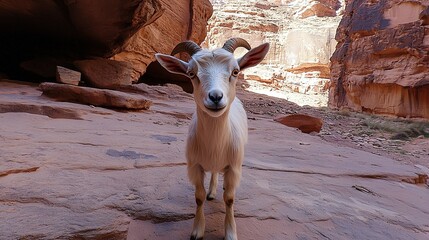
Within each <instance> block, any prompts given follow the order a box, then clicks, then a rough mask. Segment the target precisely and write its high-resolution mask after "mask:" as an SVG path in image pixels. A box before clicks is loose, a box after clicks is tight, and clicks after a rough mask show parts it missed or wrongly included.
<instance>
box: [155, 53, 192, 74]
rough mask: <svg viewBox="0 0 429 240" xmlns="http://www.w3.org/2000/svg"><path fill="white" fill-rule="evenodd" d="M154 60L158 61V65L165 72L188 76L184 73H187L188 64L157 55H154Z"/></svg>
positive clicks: (168, 56)
mask: <svg viewBox="0 0 429 240" xmlns="http://www.w3.org/2000/svg"><path fill="white" fill-rule="evenodd" d="M155 58H156V60H158V62H159V64H161V66H162V67H163V68H165V69H166V70H167V71H169V72H171V73H176V74H181V75H185V76H188V74H186V72H187V71H188V63H187V62H184V61H182V60H180V59H177V58H175V57H173V56H170V55H166V54H161V53H157V54H155Z"/></svg>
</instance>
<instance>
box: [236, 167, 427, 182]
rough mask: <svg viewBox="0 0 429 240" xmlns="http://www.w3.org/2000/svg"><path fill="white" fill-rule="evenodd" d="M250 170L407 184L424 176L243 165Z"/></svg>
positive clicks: (418, 180) (417, 174)
mask: <svg viewBox="0 0 429 240" xmlns="http://www.w3.org/2000/svg"><path fill="white" fill-rule="evenodd" d="M243 167H246V168H248V169H253V170H260V171H268V172H284V173H301V174H314V175H321V176H325V177H331V178H337V177H354V178H369V179H383V180H390V181H398V182H407V183H412V184H414V183H415V184H417V183H419V182H420V178H421V175H422V174H419V173H416V176H404V175H398V174H389V173H379V174H352V173H343V174H329V173H320V172H309V171H302V170H292V169H273V168H263V167H257V166H249V165H243Z"/></svg>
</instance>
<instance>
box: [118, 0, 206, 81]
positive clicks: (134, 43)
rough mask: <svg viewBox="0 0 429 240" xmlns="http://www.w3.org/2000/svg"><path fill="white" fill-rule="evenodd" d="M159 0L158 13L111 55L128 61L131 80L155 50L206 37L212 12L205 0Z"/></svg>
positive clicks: (135, 78)
mask: <svg viewBox="0 0 429 240" xmlns="http://www.w3.org/2000/svg"><path fill="white" fill-rule="evenodd" d="M160 1H161V4H162V6H163V8H164V12H163V14H162V16H161V17H160V18H158V19H157V20H156V21H154V22H153V23H152V24H150V25H148V26H146V27H144V28H142V29H140V30H139V31H138V32H137V33H136V34H135V35H134V36H133V37H132V38H131V39H130V40H129V41H128V43H127V45H126V46H125V48H124V50H123V51H122V52H120V53H118V54H116V55H115V56H113V57H112V59H114V60H119V61H126V62H129V63H131V64H132V66H133V75H132V76H133V79H134V80H137V79H138V78H139V77H140V76H141V75H142V74H144V73H145V72H146V68H147V66H148V65H149V64H150V63H152V62H154V61H155V57H154V54H155V53H158V52H159V53H165V54H170V53H171V51H172V50H173V48H174V47H175V46H176V45H177V44H178V43H179V42H182V41H185V40H192V41H194V42H197V43H201V42H202V41H203V40H204V38H205V37H206V26H207V21H208V19H209V18H210V16H211V15H212V12H213V9H212V5H211V4H210V2H209V0H202V1H194V0H191V1H190V2H189V1H182V0H174V1H170V0H160ZM155 74H156V73H155ZM170 76H171V75H170Z"/></svg>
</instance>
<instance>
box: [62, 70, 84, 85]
mask: <svg viewBox="0 0 429 240" xmlns="http://www.w3.org/2000/svg"><path fill="white" fill-rule="evenodd" d="M80 76H81V74H80V72H77V71H74V70H71V69H68V68H65V67H61V66H57V75H56V79H57V82H59V83H65V84H70V85H75V86H77V85H79V82H80Z"/></svg>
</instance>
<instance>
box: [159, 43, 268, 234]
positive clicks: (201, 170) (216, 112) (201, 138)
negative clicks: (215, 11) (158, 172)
mask: <svg viewBox="0 0 429 240" xmlns="http://www.w3.org/2000/svg"><path fill="white" fill-rule="evenodd" d="M238 47H245V48H246V49H247V50H249V51H248V52H247V53H246V54H245V55H244V56H243V57H241V58H239V59H235V58H234V56H233V53H234V51H235V49H236V48H238ZM268 49H269V44H268V43H264V44H262V45H260V46H258V47H256V48H253V49H251V47H250V45H249V43H248V42H246V41H245V40H244V39H242V38H231V39H229V40H228V41H226V42H225V44H224V45H223V47H222V48H218V49H215V50H212V51H210V50H206V49H202V48H201V47H200V46H198V45H197V44H196V43H194V42H192V41H186V42H182V43H179V44H178V45H177V46H176V47H175V48H174V49H173V51H172V53H171V56H170V55H165V54H160V53H157V54H155V57H156V59H157V60H158V62H159V63H160V64H161V66H163V67H164V68H165V69H166V70H168V71H169V72H171V73H175V74H181V75H184V76H187V77H188V78H190V79H191V81H192V85H193V87H194V92H193V94H194V100H195V103H196V111H195V113H194V115H193V117H192V121H191V124H190V127H189V134H188V138H187V143H186V158H187V167H188V176H189V180H190V181H191V183H192V184H194V186H195V199H196V203H197V210H196V214H195V219H194V225H193V230H192V233H191V240H193V239H197V240H198V239H202V238H203V236H204V229H205V218H204V211H203V203H204V200H205V199H206V198H207V200H212V199H214V198H215V195H216V189H217V182H218V173H219V172H223V174H224V185H223V186H224V193H223V199H224V202H225V205H226V216H225V239H227V240H233V239H234V240H235V239H237V231H236V224H235V219H234V210H233V203H234V197H235V190H236V188H237V186H238V184H239V181H240V177H241V168H242V163H243V158H244V145H245V144H246V142H247V115H246V112H245V110H244V108H243V105H242V103H241V101H240V100H239V99H238V98H237V97H236V83H237V78H238V74H239V72H240V71H241V70H244V69H246V68H248V67H252V66H255V65H257V64H259V63H260V62H261V61H262V59H263V58H264V57H265V55H266V54H267V52H268ZM179 52H186V53H188V54H189V55H190V56H191V58H190V60H189V62H185V61H182V60H180V59H177V58H175V57H174V55H175V54H177V53H179ZM207 171H210V172H211V173H212V175H211V180H210V186H209V192H208V194H207V196H206V191H205V188H204V177H205V172H207Z"/></svg>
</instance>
